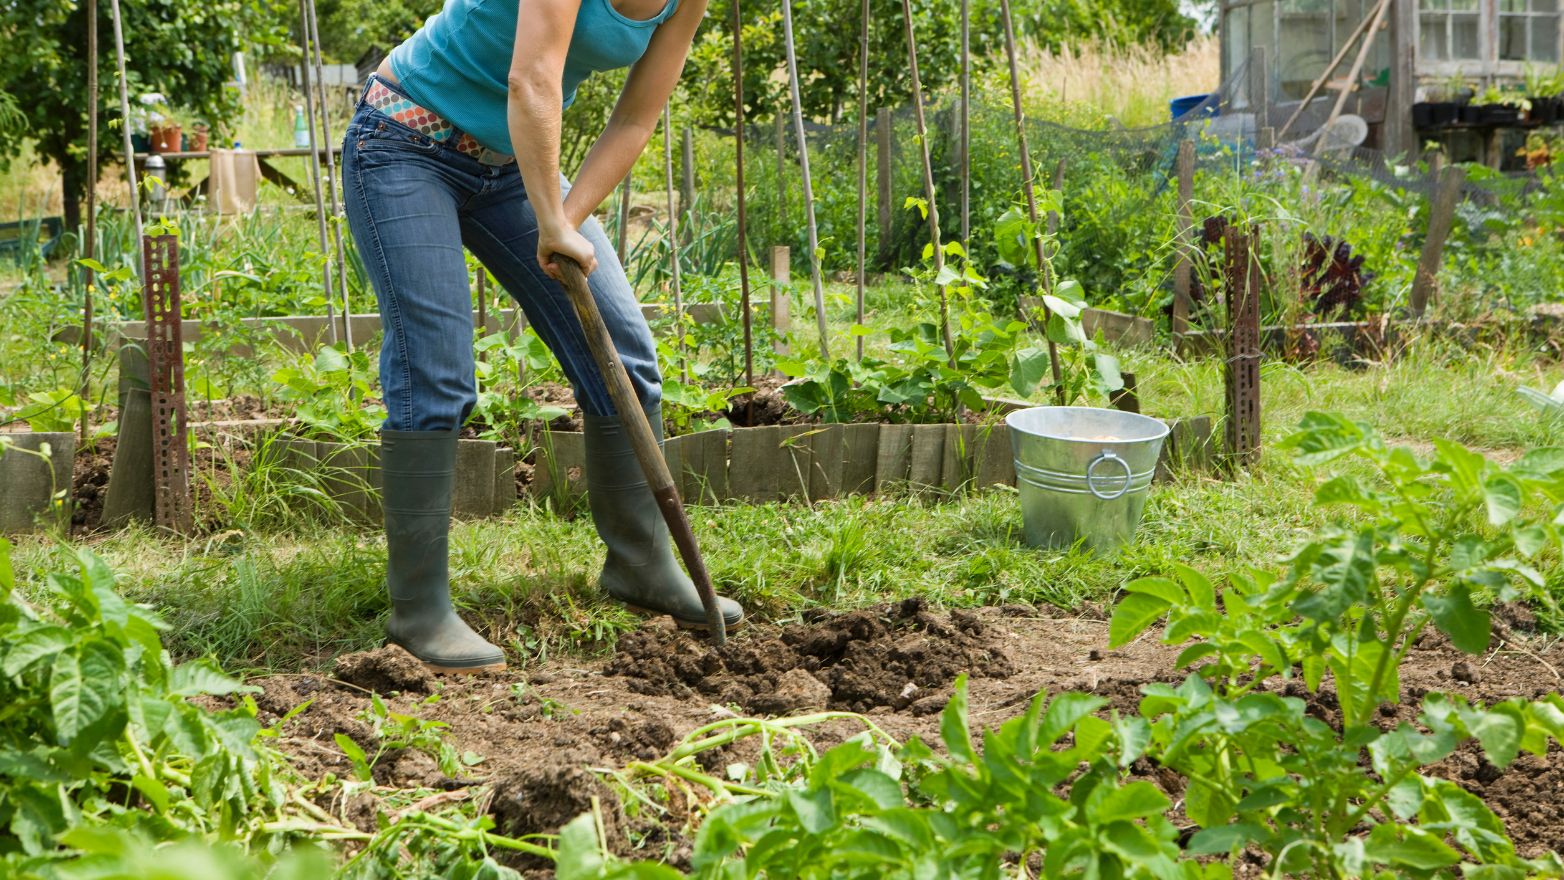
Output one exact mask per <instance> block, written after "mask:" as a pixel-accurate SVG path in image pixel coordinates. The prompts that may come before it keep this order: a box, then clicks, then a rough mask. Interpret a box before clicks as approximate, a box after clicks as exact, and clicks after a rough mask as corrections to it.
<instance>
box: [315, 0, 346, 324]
mask: <svg viewBox="0 0 1564 880" xmlns="http://www.w3.org/2000/svg"><path fill="white" fill-rule="evenodd" d="M304 4H305V6H306V7H308V9H309V25H310V43H311V44H313V45H314V47H315V88H316V91H317V93H318V94H319V96H320V100H319V101H317V102H316V103H317V104H318V105H319V107H320V135H321V138H322V139H324V140H325V141H326V150H325V154H326V193H327V195H328V196H329V197H330V204H331V239H332V242H333V244H334V245H335V246H336V250H337V293H338V295H339V296H341V298H342V339H343V341H344V342H346V343H347V345H348V351H352V350H353V304H352V303H351V302H350V301H349V300H348V256H347V251H346V249H345V248H344V246H343V244H342V223H341V222H340V219H339V218H340V217H341V216H342V215H341V212H340V210H339V209H338V206H337V158H336V155H335V154H333V153H332V151H331V145H332V140H331V114H330V112H329V111H328V109H327V107H326V86H325V83H326V76H325V71H324V69H323V67H322V61H321V55H320V23H319V21H317V16H316V15H315V0H304ZM307 60H308V59H306V61H307ZM315 161H317V162H319V161H320V156H319V154H318V153H317V154H316V157H315ZM327 297H328V298H329V297H330V291H327Z"/></svg>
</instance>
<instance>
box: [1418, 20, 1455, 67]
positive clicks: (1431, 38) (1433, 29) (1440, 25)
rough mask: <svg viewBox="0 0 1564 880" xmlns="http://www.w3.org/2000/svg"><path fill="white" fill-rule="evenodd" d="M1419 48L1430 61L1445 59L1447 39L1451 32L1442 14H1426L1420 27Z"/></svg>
mask: <svg viewBox="0 0 1564 880" xmlns="http://www.w3.org/2000/svg"><path fill="white" fill-rule="evenodd" d="M1419 32H1420V37H1419V49H1420V50H1421V52H1422V54H1423V58H1425V59H1427V60H1428V61H1443V60H1445V41H1446V40H1447V39H1448V38H1449V34H1448V32H1447V31H1446V29H1445V17H1444V16H1442V15H1424V16H1423V18H1422V22H1421V24H1420V27H1419Z"/></svg>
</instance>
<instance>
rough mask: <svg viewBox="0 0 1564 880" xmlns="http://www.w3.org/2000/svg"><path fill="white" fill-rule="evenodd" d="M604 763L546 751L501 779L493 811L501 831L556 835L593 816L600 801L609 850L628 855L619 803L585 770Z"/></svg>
mask: <svg viewBox="0 0 1564 880" xmlns="http://www.w3.org/2000/svg"><path fill="white" fill-rule="evenodd" d="M600 762H601V757H600V756H598V755H596V754H593V753H591V752H587V751H582V750H564V751H558V752H544V753H541V754H539V755H538V761H537V763H535V764H530V765H527V766H523V767H520V768H519V769H516V770H514V771H512V772H510V773H508V774H506V775H505V776H502V777H500V778H499V779H496V780H495V781H494V800H493V802H492V804H491V805H490V807H489V812H490V813H491V814H492V815H493V816H494V822H495V826H496V830H498V831H499V832H500V833H501V834H505V835H509V836H512V837H524V836H526V835H529V834H554V833H556V832H558V831H559V829H560V828H561V827H562V826H563V825H565V824H566V823H568V822H569V821H570V820H572V819H574V818H576V817H577V816H579V815H581V814H582V813H588V812H591V811H592V801H593V799H594V798H595V799H596V800H597V802H598V804H599V809H600V810H601V812H602V816H603V826H604V830H605V832H606V835H607V842H608V845H609V848H610V849H612V850H614V851H615V852H624V851H625V850H626V849H627V848H628V842H629V841H628V838H627V837H626V835H625V830H624V829H625V817H624V810H623V809H622V808H621V807H620V804H619V799H618V797H616V796H615V795H614V792H613V790H612V789H610V788H609V787H608V786H607V785H604V784H603V781H602V780H601V779H599V778H598V777H597V776H596V775H595V774H593V773H592V772H591V771H589V770H588V769H586V768H588V767H592V766H595V765H597V764H599V763H600Z"/></svg>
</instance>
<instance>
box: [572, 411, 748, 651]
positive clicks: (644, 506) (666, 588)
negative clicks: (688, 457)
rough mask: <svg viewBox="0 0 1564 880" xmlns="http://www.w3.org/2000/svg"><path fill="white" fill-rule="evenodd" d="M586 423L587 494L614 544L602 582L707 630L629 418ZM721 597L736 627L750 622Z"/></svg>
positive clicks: (600, 529) (658, 425)
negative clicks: (637, 453)
mask: <svg viewBox="0 0 1564 880" xmlns="http://www.w3.org/2000/svg"><path fill="white" fill-rule="evenodd" d="M648 416H649V418H650V419H651V422H652V426H653V430H654V431H656V433H657V437H658V439H659V440H661V439H662V424H663V420H662V410H661V408H660V407H654V408H653V409H652V410H650V411H649V413H648ZM637 417H638V418H639V417H640V416H639V414H638V415H637ZM584 421H585V433H586V479H587V500H588V501H589V502H590V504H591V507H592V521H593V522H594V523H595V524H596V525H597V533H598V535H599V536H601V537H602V539H603V543H604V544H607V545H608V559H607V561H606V562H604V563H603V575H602V577H601V578H600V579H599V580H598V586H599V587H600V588H601V589H602V590H603V592H604V593H607V594H608V595H609V596H611V597H613V598H615V599H618V600H619V601H621V602H623V603H625V604H626V605H628V606H630V608H631V609H632V610H634V611H640V612H643V613H653V614H667V615H669V616H671V617H672V618H673V619H674V622H675V623H677V624H678V625H679V626H681V627H684V628H686V629H705V628H706V610H705V608H704V606H702V605H701V597H700V594H699V593H698V592H696V590H695V584H694V582H692V581H691V580H690V576H689V575H687V574H685V573H684V569H682V568H680V567H679V563H678V562H676V561H674V557H673V546H672V542H671V541H670V540H669V537H668V524H667V523H665V522H663V517H662V512H661V511H660V510H658V508H657V501H656V500H655V499H654V498H653V497H652V492H651V489H650V488H648V487H647V485H646V475H645V474H643V473H642V472H641V464H640V462H639V461H638V460H637V459H636V457H635V451H634V450H633V449H631V448H630V438H629V435H628V434H627V433H626V432H625V430H624V425H623V423H621V422H620V420H619V418H618V417H617V416H587V417H586V418H585V420H584ZM718 601H719V602H720V603H721V605H722V617H723V620H724V621H725V622H726V623H727V625H728V626H729V627H730V628H731V627H734V626H737V625H738V624H740V623H742V622H743V620H744V609H743V607H742V606H740V605H739V603H737V602H735V601H733V600H732V599H727V598H722V597H718Z"/></svg>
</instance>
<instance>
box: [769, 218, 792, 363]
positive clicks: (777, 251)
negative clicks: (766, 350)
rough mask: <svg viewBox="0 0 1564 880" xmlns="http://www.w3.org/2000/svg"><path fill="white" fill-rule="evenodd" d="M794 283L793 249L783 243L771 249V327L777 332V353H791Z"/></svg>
mask: <svg viewBox="0 0 1564 880" xmlns="http://www.w3.org/2000/svg"><path fill="white" fill-rule="evenodd" d="M792 283H793V251H792V248H788V247H785V246H782V245H778V246H776V247H773V248H772V249H771V329H772V330H773V331H774V332H775V333H776V337H777V339H776V353H777V354H778V355H786V354H789V353H790V350H789V347H788V344H787V334H788V331H789V330H790V329H791V328H792V323H793V322H792V316H791V315H789V314H788V312H789V311H790V308H789V306H790V304H791V299H792V293H791V292H790V291H789V290H788V288H789V287H790V286H791V285H792Z"/></svg>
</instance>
